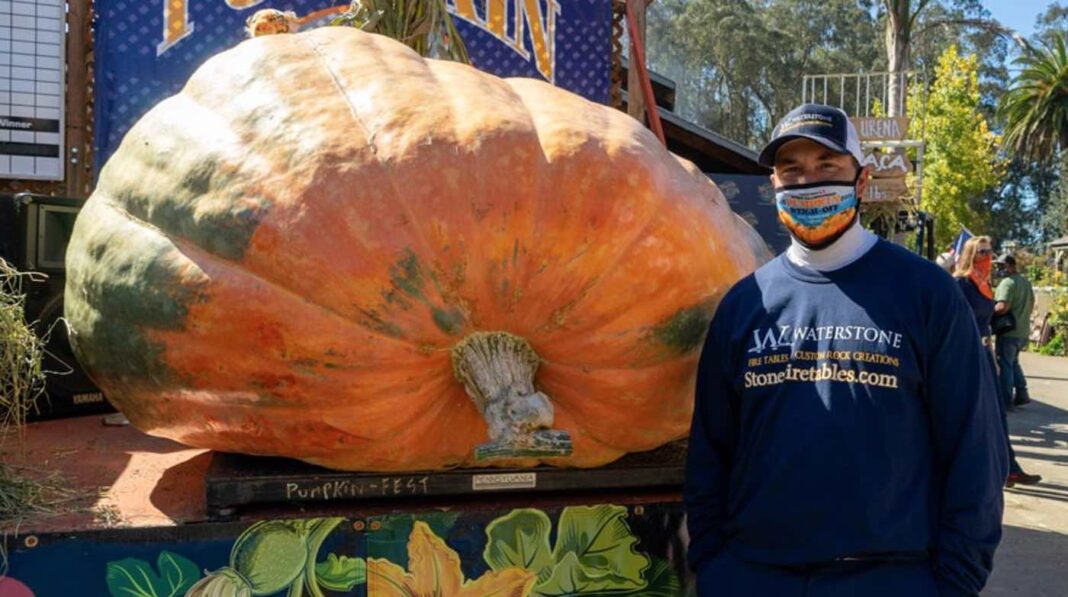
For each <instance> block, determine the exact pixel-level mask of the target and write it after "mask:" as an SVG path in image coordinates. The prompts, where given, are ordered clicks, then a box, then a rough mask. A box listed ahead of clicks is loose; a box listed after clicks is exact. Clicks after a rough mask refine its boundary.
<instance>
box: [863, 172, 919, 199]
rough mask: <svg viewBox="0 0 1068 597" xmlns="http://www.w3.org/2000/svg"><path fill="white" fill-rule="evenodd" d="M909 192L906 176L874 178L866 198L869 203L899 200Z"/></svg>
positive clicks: (869, 185)
mask: <svg viewBox="0 0 1068 597" xmlns="http://www.w3.org/2000/svg"><path fill="white" fill-rule="evenodd" d="M908 192H909V188H908V186H907V185H906V184H905V179H904V177H899V178H873V179H871V181H870V182H869V183H868V191H867V193H865V195H864V200H865V201H867V202H869V203H879V202H882V201H897V200H898V199H901V198H902V197H904V196H905V195H907V194H908Z"/></svg>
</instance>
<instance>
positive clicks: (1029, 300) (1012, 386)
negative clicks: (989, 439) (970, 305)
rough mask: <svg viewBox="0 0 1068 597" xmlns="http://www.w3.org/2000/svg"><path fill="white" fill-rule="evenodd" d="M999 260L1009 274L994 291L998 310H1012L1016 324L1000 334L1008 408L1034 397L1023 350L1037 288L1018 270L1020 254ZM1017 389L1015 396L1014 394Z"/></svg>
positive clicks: (1003, 388) (1000, 362)
mask: <svg viewBox="0 0 1068 597" xmlns="http://www.w3.org/2000/svg"><path fill="white" fill-rule="evenodd" d="M998 263H999V264H1001V265H1002V267H1004V268H1005V277H1004V278H1002V280H1001V282H999V283H998V288H997V290H996V291H995V292H994V300H995V301H997V303H996V304H995V306H994V314H995V315H1001V314H1003V313H1012V316H1013V318H1015V319H1016V327H1014V328H1013V329H1011V330H1009V331H1007V332H1004V333H1002V334H999V335H998V341H997V355H998V367H999V368H1000V369H1001V371H1000V380H1001V392H1002V395H1001V398H1002V400H1004V401H1005V408H1006V410H1010V411H1011V410H1012V409H1013V407H1014V406H1022V405H1024V404H1027V403H1028V402H1030V401H1031V396H1030V395H1028V393H1027V378H1026V377H1025V376H1024V372H1023V369H1022V368H1021V367H1020V351H1022V350H1023V349H1024V346H1026V345H1027V339H1028V334H1029V332H1030V327H1031V311H1032V310H1033V309H1034V307H1035V291H1034V289H1032V288H1031V283H1030V282H1029V281H1027V278H1025V277H1023V276H1022V275H1020V273H1019V272H1017V271H1016V258H1015V257H1013V256H1012V255H1004V256H1002V257H1001V258H1000V259H998ZM1014 392H1015V396H1014V395H1013V394H1014Z"/></svg>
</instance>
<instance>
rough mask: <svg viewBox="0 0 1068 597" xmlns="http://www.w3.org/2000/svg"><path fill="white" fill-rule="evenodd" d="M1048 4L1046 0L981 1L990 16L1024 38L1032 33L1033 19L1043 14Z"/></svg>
mask: <svg viewBox="0 0 1068 597" xmlns="http://www.w3.org/2000/svg"><path fill="white" fill-rule="evenodd" d="M1050 4H1051V2H1049V1H1047V0H983V6H985V7H986V9H987V10H989V11H990V15H991V16H993V17H994V18H995V19H997V20H999V21H1001V23H1002V24H1003V25H1005V26H1007V27H1010V28H1012V29H1015V30H1016V31H1018V32H1020V33H1021V34H1022V35H1023V36H1024V37H1029V36H1030V35H1031V33H1032V32H1034V29H1035V17H1037V16H1038V15H1040V14H1042V13H1043V12H1045V11H1046V7H1047V6H1049V5H1050ZM1062 6H1063V0H1062Z"/></svg>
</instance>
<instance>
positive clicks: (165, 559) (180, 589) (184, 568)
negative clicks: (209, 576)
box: [106, 551, 200, 597]
mask: <svg viewBox="0 0 1068 597" xmlns="http://www.w3.org/2000/svg"><path fill="white" fill-rule="evenodd" d="M156 567H157V568H159V572H160V573H159V574H156V572H155V571H154V570H152V566H150V565H149V564H148V562H146V561H144V560H139V559H137V558H126V559H125V560H119V561H117V562H108V565H107V579H106V580H107V585H108V592H109V593H110V594H111V595H112V597H180V596H181V595H185V593H186V591H188V590H189V589H190V588H191V587H192V586H193V585H194V584H196V582H197V580H198V579H199V578H200V569H199V568H198V567H197V565H196V564H194V563H193V562H192V561H190V560H188V559H186V558H184V557H182V556H180V555H178V554H176V553H171V552H169V551H164V552H161V553H160V554H159V558H157V560H156Z"/></svg>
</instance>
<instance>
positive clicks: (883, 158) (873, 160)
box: [861, 151, 912, 178]
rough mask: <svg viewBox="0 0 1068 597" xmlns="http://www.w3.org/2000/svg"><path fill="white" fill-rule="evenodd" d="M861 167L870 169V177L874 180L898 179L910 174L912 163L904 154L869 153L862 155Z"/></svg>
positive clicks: (899, 152)
mask: <svg viewBox="0 0 1068 597" xmlns="http://www.w3.org/2000/svg"><path fill="white" fill-rule="evenodd" d="M861 166H868V167H870V168H871V175H872V176H873V177H875V178H900V177H902V176H905V175H906V174H910V173H912V162H911V161H909V157H908V156H907V155H905V153H904V152H901V151H895V152H893V153H883V152H881V151H871V152H868V153H866V154H864V162H863V163H861Z"/></svg>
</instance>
